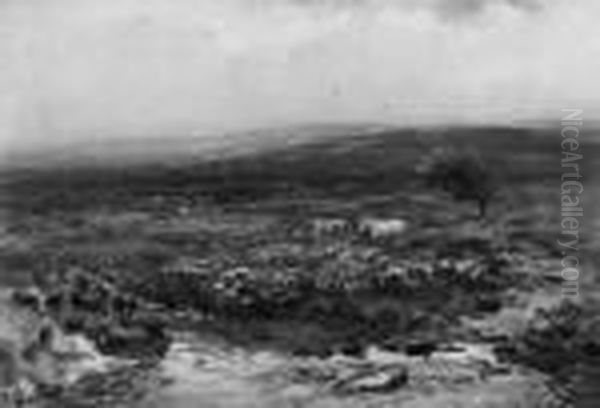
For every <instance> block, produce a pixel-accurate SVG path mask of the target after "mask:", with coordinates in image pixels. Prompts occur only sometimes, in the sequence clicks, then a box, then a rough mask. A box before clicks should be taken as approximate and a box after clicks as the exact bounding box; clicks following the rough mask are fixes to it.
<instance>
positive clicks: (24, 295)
mask: <svg viewBox="0 0 600 408" xmlns="http://www.w3.org/2000/svg"><path fill="white" fill-rule="evenodd" d="M11 298H12V300H13V302H14V303H15V304H17V305H19V306H21V307H26V308H28V309H31V310H35V311H40V310H42V309H43V307H44V295H43V294H42V292H41V291H40V290H39V289H38V288H37V287H29V288H25V289H16V290H14V291H13V293H12V296H11Z"/></svg>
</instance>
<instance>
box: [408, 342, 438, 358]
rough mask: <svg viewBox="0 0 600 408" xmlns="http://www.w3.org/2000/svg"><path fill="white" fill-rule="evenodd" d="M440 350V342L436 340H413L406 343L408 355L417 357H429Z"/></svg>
mask: <svg viewBox="0 0 600 408" xmlns="http://www.w3.org/2000/svg"><path fill="white" fill-rule="evenodd" d="M437 350H438V344H437V343H436V342H435V341H429V340H413V341H410V342H408V343H407V344H405V345H404V352H405V353H406V355H408V356H411V357H415V356H420V357H425V358H428V357H430V356H431V354H433V353H434V352H435V351H437Z"/></svg>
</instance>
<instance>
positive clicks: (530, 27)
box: [0, 0, 600, 151]
mask: <svg viewBox="0 0 600 408" xmlns="http://www.w3.org/2000/svg"><path fill="white" fill-rule="evenodd" d="M598 21H600V2H599V1H598V0H395V1H394V0H387V1H386V0H178V1H171V2H167V1H164V0H103V1H97V0H0V148H4V149H5V150H6V151H10V150H11V149H40V148H46V147H52V146H60V145H61V144H65V143H67V144H68V143H71V142H78V143H86V142H87V141H88V140H91V139H94V140H96V141H98V140H104V139H107V140H108V139H111V138H133V137H135V138H143V137H150V136H152V137H165V138H167V137H173V136H181V135H195V136H197V137H208V136H207V135H215V134H219V133H220V132H225V131H235V130H244V129H250V128H256V127H270V126H283V125H290V124H302V123H320V122H327V123H352V122H357V123H358V122H369V123H373V122H375V123H393V124H397V125H401V126H429V125H440V124H441V125H443V124H473V123H475V124H514V123H523V121H528V120H548V121H558V120H559V119H560V109H562V108H571V107H578V108H584V109H585V114H584V116H585V117H586V118H594V119H599V118H600V109H598V106H600V103H599V101H600V82H599V81H597V80H596V79H597V75H598V72H600V26H599V25H598Z"/></svg>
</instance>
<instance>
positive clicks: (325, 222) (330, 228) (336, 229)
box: [312, 218, 350, 236]
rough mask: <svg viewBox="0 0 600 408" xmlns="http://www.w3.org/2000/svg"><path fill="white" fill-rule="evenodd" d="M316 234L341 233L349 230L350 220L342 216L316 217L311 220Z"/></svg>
mask: <svg viewBox="0 0 600 408" xmlns="http://www.w3.org/2000/svg"><path fill="white" fill-rule="evenodd" d="M312 229H313V232H314V234H315V235H316V236H323V235H335V234H343V233H345V232H347V231H349V230H350V222H348V221H347V220H345V219H343V218H318V219H316V220H313V221H312Z"/></svg>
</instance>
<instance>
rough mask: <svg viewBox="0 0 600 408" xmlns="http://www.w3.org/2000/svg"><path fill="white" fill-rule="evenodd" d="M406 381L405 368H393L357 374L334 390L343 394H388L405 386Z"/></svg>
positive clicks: (406, 372) (407, 376)
mask: <svg viewBox="0 0 600 408" xmlns="http://www.w3.org/2000/svg"><path fill="white" fill-rule="evenodd" d="M408 380H409V375H408V370H407V369H406V367H404V366H394V367H386V368H382V369H379V370H377V371H375V372H371V373H367V374H359V375H358V376H357V377H354V378H353V379H350V380H347V381H344V382H342V384H340V385H338V386H337V387H336V388H337V389H338V390H339V391H342V392H345V393H364V392H372V393H388V392H393V391H395V390H397V389H399V388H401V387H403V386H405V385H406V384H407V383H408Z"/></svg>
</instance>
